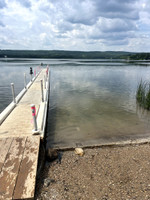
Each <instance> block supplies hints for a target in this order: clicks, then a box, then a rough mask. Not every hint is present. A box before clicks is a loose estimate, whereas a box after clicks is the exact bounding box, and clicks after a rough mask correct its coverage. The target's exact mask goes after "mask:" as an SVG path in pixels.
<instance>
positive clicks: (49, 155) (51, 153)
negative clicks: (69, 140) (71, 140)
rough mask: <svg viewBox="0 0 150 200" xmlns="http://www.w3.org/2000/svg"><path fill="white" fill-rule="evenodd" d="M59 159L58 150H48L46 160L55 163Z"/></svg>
mask: <svg viewBox="0 0 150 200" xmlns="http://www.w3.org/2000/svg"><path fill="white" fill-rule="evenodd" d="M57 158H58V151H57V150H56V149H50V148H49V149H47V150H46V159H47V160H48V161H53V160H55V159H57Z"/></svg>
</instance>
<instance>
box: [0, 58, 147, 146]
mask: <svg viewBox="0 0 150 200" xmlns="http://www.w3.org/2000/svg"><path fill="white" fill-rule="evenodd" d="M41 62H43V63H45V64H50V66H51V80H50V105H49V112H48V120H47V142H48V143H47V146H57V145H59V146H71V145H80V144H82V143H83V144H87V145H89V144H98V143H100V142H104V141H105V142H106V141H112V140H120V139H125V138H127V137H129V136H130V137H133V136H135V135H138V136H140V135H142V136H143V135H144V136H146V135H148V134H149V132H150V122H149V119H150V118H149V113H148V112H146V111H142V110H141V109H139V108H138V107H137V105H136V99H135V94H136V89H137V85H138V83H139V82H140V80H141V79H143V80H147V81H149V80H150V62H140V61H137V62H126V61H123V60H54V59H53V60H40V59H39V60H38V59H19V60H18V59H17V60H15V59H12V60H8V61H7V62H6V61H4V60H1V61H0V111H2V110H3V109H4V108H5V107H6V105H8V104H9V103H10V102H11V99H12V97H11V89H10V83H11V82H14V83H15V86H16V87H15V89H16V93H18V92H19V91H21V90H22V88H23V87H24V82H23V74H24V72H26V73H27V74H29V67H36V66H38V65H39V64H40V63H41ZM28 80H29V76H28Z"/></svg>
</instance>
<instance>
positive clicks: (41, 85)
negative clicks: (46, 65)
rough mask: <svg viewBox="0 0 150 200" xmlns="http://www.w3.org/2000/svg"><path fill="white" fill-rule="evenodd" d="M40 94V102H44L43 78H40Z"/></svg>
mask: <svg viewBox="0 0 150 200" xmlns="http://www.w3.org/2000/svg"><path fill="white" fill-rule="evenodd" d="M41 95H42V102H44V94H43V80H41Z"/></svg>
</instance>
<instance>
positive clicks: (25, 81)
mask: <svg viewBox="0 0 150 200" xmlns="http://www.w3.org/2000/svg"><path fill="white" fill-rule="evenodd" d="M24 87H25V89H26V88H27V79H26V73H24Z"/></svg>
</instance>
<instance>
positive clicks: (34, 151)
mask: <svg viewBox="0 0 150 200" xmlns="http://www.w3.org/2000/svg"><path fill="white" fill-rule="evenodd" d="M39 146H40V136H31V137H30V136H29V137H28V138H27V141H26V146H25V150H24V155H23V159H22V162H21V166H20V170H19V174H18V179H17V182H16V187H15V191H14V196H13V199H33V198H34V191H35V183H36V172H37V163H38V154H39Z"/></svg>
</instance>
